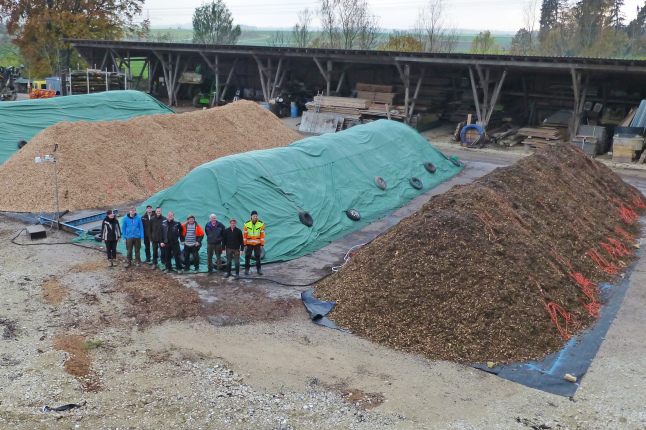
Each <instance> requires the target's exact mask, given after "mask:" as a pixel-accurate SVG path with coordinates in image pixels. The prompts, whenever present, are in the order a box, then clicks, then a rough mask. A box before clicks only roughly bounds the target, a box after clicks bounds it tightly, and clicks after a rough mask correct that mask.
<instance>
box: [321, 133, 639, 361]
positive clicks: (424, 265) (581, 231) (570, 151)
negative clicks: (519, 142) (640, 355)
mask: <svg viewBox="0 0 646 430" xmlns="http://www.w3.org/2000/svg"><path fill="white" fill-rule="evenodd" d="M644 208H646V205H645V204H644V197H643V196H642V194H641V193H640V192H639V191H637V190H636V189H635V188H633V187H632V186H630V185H628V184H626V183H625V182H624V181H622V180H621V178H619V176H617V175H616V174H615V173H614V172H612V171H611V170H610V169H609V168H607V167H606V166H605V165H603V164H601V163H599V162H597V161H595V160H593V159H591V158H590V157H588V156H586V155H585V154H584V153H583V151H581V150H580V149H577V148H574V147H573V146H571V145H564V146H555V147H547V148H544V149H542V150H540V151H538V152H537V153H536V154H534V155H532V156H530V157H527V158H525V159H523V160H520V161H518V162H517V163H516V164H514V165H512V166H509V167H505V168H498V169H496V170H495V171H493V172H491V173H489V174H487V175H485V176H483V177H482V178H480V179H479V180H478V181H476V182H475V183H473V184H471V185H466V186H456V187H453V188H452V189H451V190H450V191H448V192H446V193H444V194H442V195H438V196H435V197H433V198H432V199H431V200H430V201H429V202H428V203H427V204H425V205H424V206H423V207H422V208H421V209H420V210H419V211H418V212H417V213H415V214H414V215H411V216H409V217H407V218H405V219H403V220H402V221H401V222H400V223H399V224H398V225H397V226H395V227H393V228H391V229H390V230H388V231H387V232H385V233H384V234H382V235H381V236H379V237H377V238H376V239H375V240H374V241H373V242H372V243H370V244H369V245H367V246H365V247H364V248H362V249H361V250H359V251H358V252H357V253H356V255H355V256H354V257H353V258H352V259H351V260H350V262H349V263H348V264H347V265H345V266H344V267H343V268H342V269H341V270H340V271H339V272H338V273H337V274H335V275H333V276H331V277H328V278H327V279H325V280H323V281H322V282H320V283H319V284H318V285H317V286H316V291H315V296H316V297H317V298H319V299H322V300H331V301H335V302H336V306H335V307H334V309H333V310H332V312H331V313H330V314H329V317H330V318H331V319H332V320H333V321H334V322H335V323H336V324H337V325H338V326H340V327H342V328H344V329H347V330H351V331H352V332H353V333H355V334H357V335H359V336H362V337H366V338H368V339H371V340H373V341H375V342H378V343H382V344H385V345H388V346H390V347H393V348H395V349H400V350H405V351H410V352H414V353H419V354H422V355H424V356H426V357H429V358H433V359H446V360H453V361H458V362H466V363H483V362H489V361H493V362H508V361H525V360H528V359H536V358H541V357H543V356H544V355H545V354H547V353H550V352H554V351H557V350H559V349H561V347H562V346H563V344H564V343H565V342H566V339H567V338H569V336H570V335H571V334H573V333H576V332H579V331H581V330H582V329H583V328H585V327H587V326H589V325H590V324H591V323H592V322H593V321H594V320H595V316H596V315H597V313H598V312H599V306H600V304H601V303H600V298H599V297H600V289H599V288H598V286H597V283H599V282H612V281H613V280H616V279H617V277H618V276H620V275H621V274H622V273H623V272H624V271H625V269H626V266H627V264H628V263H629V262H630V261H631V260H633V259H634V258H635V256H634V254H635V251H636V248H635V243H636V239H637V238H639V236H640V235H641V230H640V224H639V221H638V220H639V215H640V214H643V212H644Z"/></svg>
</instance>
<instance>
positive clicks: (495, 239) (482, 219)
mask: <svg viewBox="0 0 646 430" xmlns="http://www.w3.org/2000/svg"><path fill="white" fill-rule="evenodd" d="M474 214H475V216H477V217H478V218H480V220H481V221H482V222H483V223H484V225H485V226H487V228H489V231H490V232H491V234H492V235H493V238H494V242H496V241H497V240H498V236H496V233H494V231H493V228H492V227H491V224H489V223H488V222H487V221H486V220H485V219H484V218H483V217H481V216H480V214H478V213H475V212H474Z"/></svg>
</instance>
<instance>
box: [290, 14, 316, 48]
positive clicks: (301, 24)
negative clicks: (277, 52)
mask: <svg viewBox="0 0 646 430" xmlns="http://www.w3.org/2000/svg"><path fill="white" fill-rule="evenodd" d="M297 15H298V23H296V25H294V29H293V30H292V44H293V45H294V46H296V47H297V48H307V47H308V46H309V45H310V43H311V41H312V29H311V27H310V25H311V22H312V12H311V11H310V10H309V9H307V8H306V9H303V10H302V11H300V12H298V14H297Z"/></svg>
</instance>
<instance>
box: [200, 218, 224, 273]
mask: <svg viewBox="0 0 646 430" xmlns="http://www.w3.org/2000/svg"><path fill="white" fill-rule="evenodd" d="M225 229H226V228H225V227H224V224H222V223H221V222H220V221H218V220H217V219H216V217H215V214H211V221H209V222H208V223H207V224H206V225H205V226H204V233H205V234H206V255H207V258H208V262H209V275H210V274H212V273H213V253H215V258H216V259H215V263H216V267H217V270H218V272H221V271H222V235H223V234H224V230H225Z"/></svg>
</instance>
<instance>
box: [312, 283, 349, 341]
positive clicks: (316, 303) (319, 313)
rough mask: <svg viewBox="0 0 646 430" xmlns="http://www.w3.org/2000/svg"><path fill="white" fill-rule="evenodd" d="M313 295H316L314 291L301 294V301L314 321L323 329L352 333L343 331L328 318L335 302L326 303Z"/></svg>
mask: <svg viewBox="0 0 646 430" xmlns="http://www.w3.org/2000/svg"><path fill="white" fill-rule="evenodd" d="M312 294H314V289H311V290H308V291H305V292H304V293H301V300H303V305H305V309H307V312H308V313H309V314H310V318H311V319H312V321H313V322H314V323H316V324H318V325H321V326H323V327H329V328H333V329H336V330H340V331H342V332H344V333H351V332H349V331H347V330H343V329H342V328H341V327H339V326H337V325H336V324H334V323H333V322H332V320H330V319H329V318H328V317H326V315H327V314H328V313H329V312H330V311H331V310H332V308H333V307H334V302H324V301H323V300H319V299H316V298H314V297H313V296H312Z"/></svg>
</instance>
